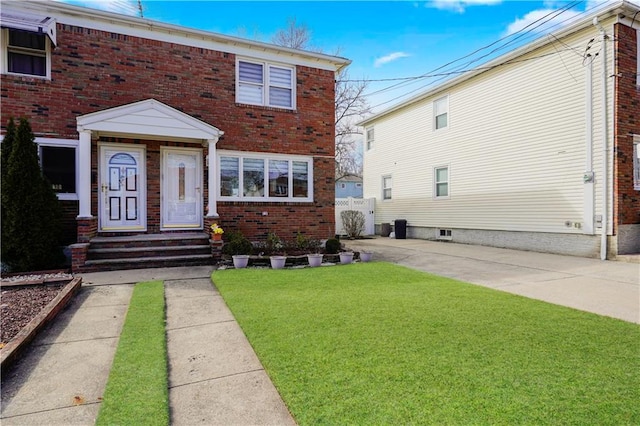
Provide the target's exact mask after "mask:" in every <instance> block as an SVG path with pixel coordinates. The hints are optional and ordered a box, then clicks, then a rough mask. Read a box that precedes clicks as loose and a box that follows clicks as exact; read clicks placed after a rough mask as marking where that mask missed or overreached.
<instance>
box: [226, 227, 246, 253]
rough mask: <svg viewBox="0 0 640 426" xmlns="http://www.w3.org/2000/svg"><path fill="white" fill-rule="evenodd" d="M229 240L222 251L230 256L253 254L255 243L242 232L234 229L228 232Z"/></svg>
mask: <svg viewBox="0 0 640 426" xmlns="http://www.w3.org/2000/svg"><path fill="white" fill-rule="evenodd" d="M227 239H228V242H227V243H226V244H225V245H224V246H223V247H222V253H223V254H227V255H229V256H234V255H237V254H251V252H252V251H253V245H252V244H251V241H249V240H248V239H247V238H246V237H245V236H244V235H242V232H239V231H232V232H229V233H228V234H227Z"/></svg>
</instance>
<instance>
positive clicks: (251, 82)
mask: <svg viewBox="0 0 640 426" xmlns="http://www.w3.org/2000/svg"><path fill="white" fill-rule="evenodd" d="M294 76H295V68H293V67H285V66H276V65H273V64H269V63H265V62H249V61H238V67H237V78H236V101H237V102H239V103H243V104H251V105H264V106H270V107H276V108H286V109H295V93H294V92H295V91H294Z"/></svg>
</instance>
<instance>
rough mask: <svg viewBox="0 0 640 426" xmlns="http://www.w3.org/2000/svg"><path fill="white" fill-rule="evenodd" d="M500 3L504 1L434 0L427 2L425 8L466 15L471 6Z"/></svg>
mask: <svg viewBox="0 0 640 426" xmlns="http://www.w3.org/2000/svg"><path fill="white" fill-rule="evenodd" d="M500 3H502V0H432V1H430V2H427V3H426V4H425V6H426V7H434V8H436V9H442V10H450V11H452V12H456V13H464V11H465V9H466V8H467V7H469V6H493V5H496V4H500Z"/></svg>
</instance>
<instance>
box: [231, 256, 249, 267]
mask: <svg viewBox="0 0 640 426" xmlns="http://www.w3.org/2000/svg"><path fill="white" fill-rule="evenodd" d="M232 257H233V267H234V268H236V269H240V268H246V267H247V265H248V264H249V255H246V254H237V255H235V256H232Z"/></svg>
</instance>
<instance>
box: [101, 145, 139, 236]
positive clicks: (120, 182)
mask: <svg viewBox="0 0 640 426" xmlns="http://www.w3.org/2000/svg"><path fill="white" fill-rule="evenodd" d="M144 162H145V151H144V148H140V147H134V146H127V145H101V146H100V182H99V188H100V196H99V199H100V203H99V208H100V230H101V231H103V232H109V231H114V232H116V231H144V230H146V226H147V223H146V205H145V200H146V195H145V194H146V176H145V164H144Z"/></svg>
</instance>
